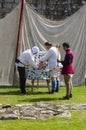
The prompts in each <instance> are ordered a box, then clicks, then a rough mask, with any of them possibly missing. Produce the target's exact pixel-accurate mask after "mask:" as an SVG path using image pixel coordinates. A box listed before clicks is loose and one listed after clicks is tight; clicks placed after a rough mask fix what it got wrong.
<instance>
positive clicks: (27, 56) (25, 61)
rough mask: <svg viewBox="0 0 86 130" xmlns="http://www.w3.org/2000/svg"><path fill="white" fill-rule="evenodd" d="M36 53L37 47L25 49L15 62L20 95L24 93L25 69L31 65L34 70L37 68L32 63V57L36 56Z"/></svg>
mask: <svg viewBox="0 0 86 130" xmlns="http://www.w3.org/2000/svg"><path fill="white" fill-rule="evenodd" d="M38 52H39V48H38V47H37V46H34V47H32V49H27V50H26V51H24V52H22V53H21V55H20V56H19V57H18V58H17V59H16V61H15V62H16V66H17V69H18V72H19V81H20V89H21V93H26V90H25V84H26V75H25V67H26V66H29V65H31V66H32V67H33V68H35V69H37V68H38V66H37V64H36V63H35V62H34V55H35V54H37V53H38Z"/></svg>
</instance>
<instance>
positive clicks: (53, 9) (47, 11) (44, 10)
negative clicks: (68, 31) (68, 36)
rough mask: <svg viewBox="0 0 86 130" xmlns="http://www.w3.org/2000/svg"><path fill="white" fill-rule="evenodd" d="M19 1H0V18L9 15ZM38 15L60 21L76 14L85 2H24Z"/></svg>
mask: <svg viewBox="0 0 86 130" xmlns="http://www.w3.org/2000/svg"><path fill="white" fill-rule="evenodd" d="M20 1H21V0H0V18H3V17H4V16H5V15H6V14H7V13H9V12H10V11H11V10H12V9H13V8H14V7H15V6H16V5H17V4H18V3H19V2H20ZM26 1H27V2H28V3H29V4H30V5H31V6H32V7H33V8H34V9H35V10H36V11H37V12H38V13H39V14H41V15H44V16H45V17H46V18H49V19H52V20H60V19H64V18H65V17H67V16H69V15H71V14H73V13H74V12H76V11H77V10H78V9H79V8H80V7H81V6H82V5H83V4H84V3H85V1H86V0H26Z"/></svg>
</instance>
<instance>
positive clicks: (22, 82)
mask: <svg viewBox="0 0 86 130" xmlns="http://www.w3.org/2000/svg"><path fill="white" fill-rule="evenodd" d="M18 72H19V82H20V89H21V93H26V90H25V84H26V75H25V67H18Z"/></svg>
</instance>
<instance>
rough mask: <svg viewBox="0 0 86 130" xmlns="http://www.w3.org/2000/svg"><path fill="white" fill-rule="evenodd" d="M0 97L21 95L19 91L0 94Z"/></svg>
mask: <svg viewBox="0 0 86 130" xmlns="http://www.w3.org/2000/svg"><path fill="white" fill-rule="evenodd" d="M0 95H21V93H20V92H19V91H9V92H0Z"/></svg>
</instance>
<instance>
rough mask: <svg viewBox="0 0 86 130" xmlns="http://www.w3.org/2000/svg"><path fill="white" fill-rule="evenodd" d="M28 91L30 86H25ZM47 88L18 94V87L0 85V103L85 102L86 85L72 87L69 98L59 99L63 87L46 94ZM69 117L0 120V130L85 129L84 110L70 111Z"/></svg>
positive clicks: (85, 118)
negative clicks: (55, 91) (56, 91)
mask: <svg viewBox="0 0 86 130" xmlns="http://www.w3.org/2000/svg"><path fill="white" fill-rule="evenodd" d="M26 89H27V91H30V88H29V87H27V88H26ZM47 92H48V89H47V88H44V87H41V88H36V87H35V88H34V92H33V93H32V94H27V95H23V94H20V89H19V88H18V87H9V86H0V104H11V105H15V104H27V103H35V102H40V101H41V102H44V103H49V102H51V103H53V102H54V103H58V104H86V86H77V87H74V88H73V98H72V99H71V100H59V98H60V97H62V96H64V95H65V87H60V91H59V93H55V94H48V93H47ZM70 112H71V115H72V117H71V118H59V117H58V118H57V117H55V118H51V119H46V120H0V130H19V129H21V130H67V129H68V130H86V111H85V110H84V111H76V110H72V111H70Z"/></svg>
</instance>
